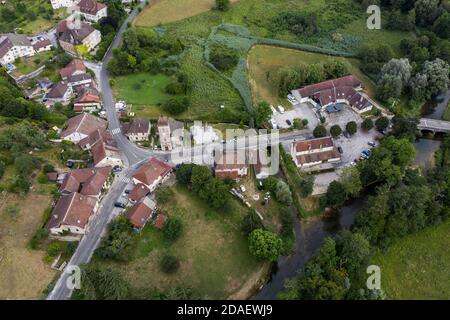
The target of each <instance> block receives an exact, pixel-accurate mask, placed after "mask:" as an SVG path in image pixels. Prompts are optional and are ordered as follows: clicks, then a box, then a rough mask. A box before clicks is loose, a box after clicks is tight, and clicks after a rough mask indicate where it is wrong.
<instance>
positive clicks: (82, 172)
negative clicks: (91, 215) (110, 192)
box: [59, 167, 112, 199]
mask: <svg viewBox="0 0 450 320" xmlns="http://www.w3.org/2000/svg"><path fill="white" fill-rule="evenodd" d="M111 171H112V167H102V168H85V169H74V170H72V171H70V172H69V173H68V174H67V175H66V176H65V177H64V180H63V182H62V184H61V186H60V187H59V192H60V193H61V194H63V195H68V194H71V193H73V192H78V193H79V194H81V195H84V196H91V197H95V198H97V199H99V198H100V196H101V194H102V192H103V190H105V189H107V188H109V186H110V184H111V181H110V179H109V177H110V174H111Z"/></svg>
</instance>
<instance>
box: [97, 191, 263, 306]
mask: <svg viewBox="0 0 450 320" xmlns="http://www.w3.org/2000/svg"><path fill="white" fill-rule="evenodd" d="M173 190H174V192H175V195H174V197H173V198H171V200H170V203H169V204H166V205H161V206H159V207H160V208H161V209H162V210H163V211H164V212H167V213H168V214H169V215H178V216H179V217H180V218H181V219H182V221H183V224H184V233H183V235H182V236H181V238H180V239H178V240H176V241H175V242H174V243H173V244H169V243H167V242H166V241H165V240H164V238H163V237H162V232H161V231H158V230H156V229H155V228H154V227H153V226H151V225H147V226H146V227H145V229H144V230H143V231H141V233H140V234H139V236H138V240H137V243H136V249H135V253H134V257H133V260H132V261H131V262H129V263H127V264H126V266H124V265H123V264H122V265H119V264H117V265H116V264H114V263H112V264H111V265H112V266H113V267H117V268H119V269H120V271H121V272H122V273H123V274H124V276H125V278H126V279H127V280H128V281H129V282H130V285H131V288H132V291H133V292H145V291H146V290H152V289H158V290H160V291H167V290H169V289H171V288H174V287H176V286H183V287H190V288H191V289H192V290H193V292H194V293H195V294H196V295H197V296H199V297H201V298H209V299H225V298H227V297H228V296H230V295H232V294H233V293H236V292H238V291H239V295H238V296H239V297H243V296H244V295H245V294H244V292H242V291H241V290H240V289H241V287H242V286H243V285H245V287H247V290H251V289H252V286H251V285H249V284H247V283H246V281H247V280H248V279H253V278H255V277H252V276H253V275H254V274H255V273H259V272H261V268H265V267H266V264H263V263H260V262H258V261H256V260H255V259H254V258H253V257H252V256H251V255H250V253H249V250H248V245H247V239H246V237H245V236H244V234H243V233H242V232H241V229H240V228H241V227H240V223H241V220H242V217H243V216H244V214H245V213H246V209H245V208H244V207H243V206H241V205H240V204H239V203H237V202H236V201H235V200H232V202H231V203H232V207H231V208H230V210H229V211H227V212H220V211H217V210H213V209H211V208H209V207H208V206H207V205H206V204H205V203H204V202H203V201H201V200H200V199H198V198H197V196H195V195H193V194H192V193H190V192H189V191H187V190H186V189H185V187H181V186H175V187H173ZM168 250H169V251H170V252H172V253H173V254H175V255H176V256H178V257H179V258H180V261H181V265H180V269H179V270H178V271H177V272H176V273H175V274H173V275H167V274H165V273H163V272H161V270H160V268H159V258H160V256H161V254H162V253H163V252H165V251H168ZM96 263H104V262H103V261H99V260H96ZM108 264H110V263H109V262H108ZM256 279H259V277H256ZM255 281H256V280H255ZM247 294H248V293H247ZM245 298H247V297H245Z"/></svg>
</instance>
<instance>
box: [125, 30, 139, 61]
mask: <svg viewBox="0 0 450 320" xmlns="http://www.w3.org/2000/svg"><path fill="white" fill-rule="evenodd" d="M122 49H123V50H125V51H126V52H128V53H129V54H131V55H132V56H135V57H136V56H137V54H138V51H139V41H138V37H137V34H136V31H135V30H134V29H128V30H127V31H125V32H124V34H123V46H122Z"/></svg>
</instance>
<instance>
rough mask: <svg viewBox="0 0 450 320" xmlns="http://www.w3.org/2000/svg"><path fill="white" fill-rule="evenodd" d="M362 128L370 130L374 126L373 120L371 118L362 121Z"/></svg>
mask: <svg viewBox="0 0 450 320" xmlns="http://www.w3.org/2000/svg"><path fill="white" fill-rule="evenodd" d="M361 128H362V129H363V130H365V131H369V130H371V129H372V128H373V121H372V119H370V118H366V119H364V121H363V122H362V123H361Z"/></svg>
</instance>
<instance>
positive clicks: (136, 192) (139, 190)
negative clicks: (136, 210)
mask: <svg viewBox="0 0 450 320" xmlns="http://www.w3.org/2000/svg"><path fill="white" fill-rule="evenodd" d="M149 193H150V190H149V189H148V188H147V187H146V186H145V185H144V184H142V183H138V184H137V185H135V186H134V188H133V190H131V192H130V194H129V195H128V198H129V199H130V200H132V201H139V200H141V199H142V198H143V197H145V196H146V195H148V194H149Z"/></svg>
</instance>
